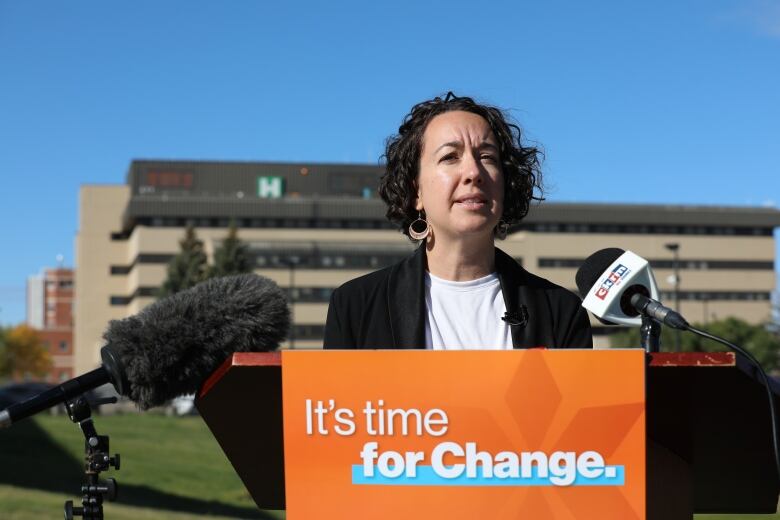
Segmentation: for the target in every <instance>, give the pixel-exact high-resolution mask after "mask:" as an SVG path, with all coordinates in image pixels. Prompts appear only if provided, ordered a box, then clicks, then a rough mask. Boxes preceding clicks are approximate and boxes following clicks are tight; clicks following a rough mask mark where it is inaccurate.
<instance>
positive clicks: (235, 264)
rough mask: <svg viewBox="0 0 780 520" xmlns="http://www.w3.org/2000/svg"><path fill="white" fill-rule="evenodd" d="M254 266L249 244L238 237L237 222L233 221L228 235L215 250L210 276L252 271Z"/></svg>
mask: <svg viewBox="0 0 780 520" xmlns="http://www.w3.org/2000/svg"><path fill="white" fill-rule="evenodd" d="M253 266H254V262H253V258H252V254H251V253H250V251H249V246H248V245H247V244H246V243H244V242H243V241H242V240H241V239H240V238H238V228H237V227H236V223H235V221H231V222H230V229H229V230H228V235H227V237H226V238H225V240H223V241H222V245H220V246H219V247H218V248H217V249H216V251H214V265H213V266H212V267H211V269H209V277H216V276H227V275H230V274H241V273H251V272H252V268H253Z"/></svg>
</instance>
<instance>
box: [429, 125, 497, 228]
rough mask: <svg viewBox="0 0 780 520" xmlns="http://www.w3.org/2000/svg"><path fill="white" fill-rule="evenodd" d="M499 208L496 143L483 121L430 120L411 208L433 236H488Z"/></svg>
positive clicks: (488, 127)
mask: <svg viewBox="0 0 780 520" xmlns="http://www.w3.org/2000/svg"><path fill="white" fill-rule="evenodd" d="M503 206H504V176H503V173H502V171H501V160H500V157H499V154H498V141H497V140H496V137H495V136H494V135H493V131H492V130H491V129H490V125H488V123H487V121H485V120H484V119H483V118H482V117H481V116H478V115H477V114H473V113H471V112H462V111H452V112H445V113H443V114H439V115H438V116H436V117H434V118H433V119H432V120H431V122H430V123H428V127H427V128H426V129H425V134H424V135H423V146H422V153H421V154H420V172H419V175H418V177H417V204H416V207H417V209H418V210H425V215H426V220H427V221H428V224H429V225H430V226H431V228H432V229H433V233H434V236H435V237H437V238H445V239H458V238H462V237H464V235H468V234H492V233H493V228H494V227H495V226H496V224H497V223H498V220H499V219H500V218H501V213H502V212H503Z"/></svg>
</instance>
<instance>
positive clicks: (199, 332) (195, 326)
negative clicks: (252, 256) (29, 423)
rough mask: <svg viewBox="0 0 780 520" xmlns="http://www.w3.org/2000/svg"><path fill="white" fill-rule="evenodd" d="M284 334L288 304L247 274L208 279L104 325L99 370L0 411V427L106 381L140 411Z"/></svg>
mask: <svg viewBox="0 0 780 520" xmlns="http://www.w3.org/2000/svg"><path fill="white" fill-rule="evenodd" d="M289 328H290V311H289V309H288V307H287V299H286V298H285V296H284V294H283V293H282V291H281V289H280V288H279V286H277V285H276V284H275V283H274V282H273V281H271V280H269V279H267V278H264V277H262V276H257V275H254V274H243V275H236V276H226V277H223V278H213V279H211V280H207V281H205V282H203V283H200V284H198V285H196V286H195V287H193V288H191V289H188V290H186V291H182V292H180V293H177V294H174V295H172V296H170V297H168V298H164V299H162V300H159V301H157V302H155V303H153V304H152V305H150V306H148V307H146V308H145V309H144V310H142V311H141V312H139V313H138V314H137V315H135V316H130V317H129V318H125V319H123V320H118V321H117V320H114V321H111V322H110V323H109V325H108V329H107V330H106V332H105V334H104V335H103V339H105V341H106V346H104V347H103V348H102V349H101V351H100V356H101V358H102V360H103V364H102V366H100V367H99V368H97V369H95V370H93V371H91V372H87V373H86V374H83V375H81V376H78V377H76V378H74V379H71V380H70V381H66V382H64V383H62V384H61V385H58V386H56V387H54V388H52V389H50V390H47V391H46V392H43V393H41V394H39V395H37V396H35V397H33V398H31V399H28V400H27V401H24V402H21V403H17V404H13V405H11V406H9V407H8V408H7V409H5V410H4V411H2V412H0V427H7V426H9V425H11V424H12V423H14V422H16V421H19V420H21V419H24V418H25V417H29V416H31V415H33V414H36V413H38V412H40V411H42V410H45V409H46V408H49V407H51V406H54V405H56V404H59V403H62V402H64V401H67V400H69V399H72V398H74V397H76V396H78V395H81V394H83V393H84V392H86V391H87V390H91V389H93V388H96V387H98V386H100V385H103V384H105V383H111V384H112V385H113V386H114V388H116V391H117V392H118V393H119V394H120V395H123V396H126V397H129V398H130V399H131V400H132V401H135V403H136V404H137V405H138V406H139V407H140V408H141V409H142V410H146V409H148V408H150V407H153V406H158V405H161V404H163V403H165V402H166V401H168V400H170V399H172V398H174V397H177V396H179V395H183V394H189V393H194V392H196V391H197V390H198V388H199V387H200V385H201V383H202V382H203V381H204V380H205V379H206V378H207V377H208V376H209V375H211V373H212V372H213V371H214V370H216V369H217V368H218V367H219V366H220V364H222V363H223V362H224V361H225V359H227V357H228V356H230V354H232V353H233V352H266V351H270V350H276V348H278V345H279V342H280V341H282V340H283V339H284V338H285V337H286V336H287V332H288V330H289Z"/></svg>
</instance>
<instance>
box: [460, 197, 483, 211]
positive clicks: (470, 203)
mask: <svg viewBox="0 0 780 520" xmlns="http://www.w3.org/2000/svg"><path fill="white" fill-rule="evenodd" d="M455 204H458V205H460V206H461V207H463V208H465V209H481V208H483V207H485V205H486V204H487V201H486V200H485V199H484V198H482V197H463V198H460V199H458V200H456V201H455Z"/></svg>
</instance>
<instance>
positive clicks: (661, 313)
mask: <svg viewBox="0 0 780 520" xmlns="http://www.w3.org/2000/svg"><path fill="white" fill-rule="evenodd" d="M630 301H631V305H632V306H633V307H634V308H635V309H636V310H638V311H639V312H640V313H641V314H643V315H644V316H649V317H651V318H653V319H654V320H656V321H658V322H661V323H663V324H664V325H669V326H670V327H672V328H674V329H680V330H688V327H690V325H689V324H688V322H687V321H686V320H685V318H683V317H682V315H681V314H680V313H679V312H677V311H674V310H672V309H670V308H669V307H666V306H664V305H663V304H662V303H661V302H658V301H656V300H653V299H652V298H648V297H647V296H645V295H644V294H639V293H635V294H634V295H633V296H631V300H630Z"/></svg>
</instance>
